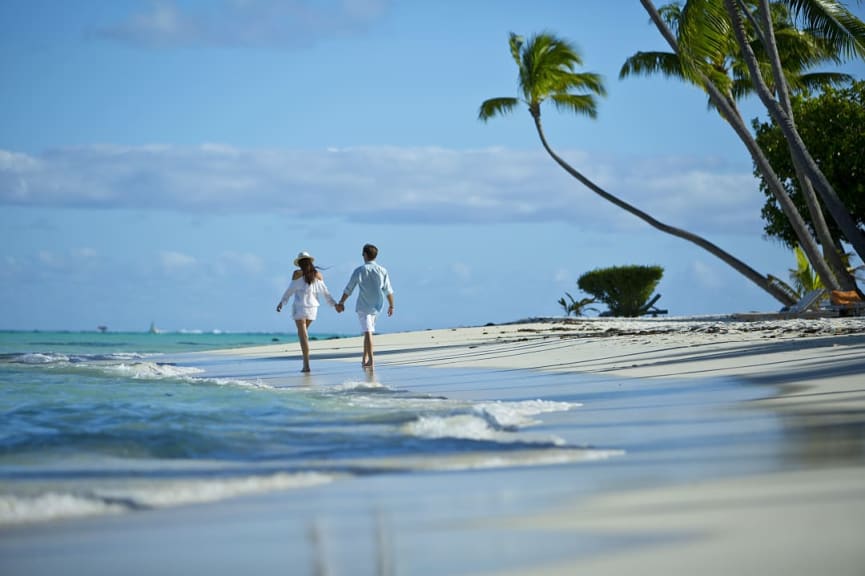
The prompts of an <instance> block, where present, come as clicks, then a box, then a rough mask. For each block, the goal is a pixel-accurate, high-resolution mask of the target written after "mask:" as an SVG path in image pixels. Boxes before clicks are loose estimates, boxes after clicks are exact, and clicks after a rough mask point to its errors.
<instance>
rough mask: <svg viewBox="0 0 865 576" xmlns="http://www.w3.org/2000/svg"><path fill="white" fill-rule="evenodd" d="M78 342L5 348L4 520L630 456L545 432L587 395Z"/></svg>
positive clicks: (0, 380)
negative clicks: (403, 475) (394, 475)
mask: <svg viewBox="0 0 865 576" xmlns="http://www.w3.org/2000/svg"><path fill="white" fill-rule="evenodd" d="M100 336H101V335H100ZM28 340H31V339H28ZM78 344H80V342H79V343H78ZM29 345H32V342H30V341H28V346H29ZM75 345H76V343H74V342H63V341H60V340H58V339H56V338H55V340H54V344H53V345H52V346H53V350H54V351H38V349H36V350H37V351H28V352H7V353H6V354H4V355H3V356H2V357H0V414H2V419H0V524H16V523H26V522H33V521H41V520H51V519H58V518H66V517H74V516H79V515H92V514H105V513H117V512H130V511H136V510H145V509H152V508H159V507H166V506H176V505H181V504H189V503H199V502H208V501H217V500H221V499H224V498H229V497H233V496H237V495H241V494H250V493H258V492H267V491H273V490H282V489H290V488H295V487H304V486H309V485H311V484H318V483H327V482H332V481H334V480H337V479H344V478H347V477H353V476H361V475H370V474H377V473H382V472H393V471H410V470H429V469H435V470H453V469H472V468H484V467H500V466H505V465H512V466H515V465H519V466H528V465H537V464H542V463H559V462H566V461H579V460H585V459H592V458H607V457H611V456H614V455H616V454H618V453H619V452H618V451H616V450H606V449H597V450H595V449H587V448H585V447H582V446H572V445H569V444H568V443H567V442H565V441H564V440H563V439H562V438H560V437H558V436H556V435H555V434H553V433H547V432H545V433H538V432H535V431H534V430H533V428H535V427H536V426H537V425H538V424H539V422H540V420H539V417H541V416H542V415H545V414H548V413H555V412H566V411H570V410H573V409H575V408H577V407H578V406H579V403H577V402H557V401H551V400H537V399H532V398H524V399H519V400H511V401H492V400H485V401H481V400H470V399H466V398H462V399H460V398H453V397H445V396H442V395H439V394H433V393H427V392H423V391H422V390H416V389H412V386H411V385H412V384H413V382H411V379H410V378H409V377H408V374H400V375H397V374H392V375H391V379H390V380H388V383H384V382H382V381H380V380H379V379H378V377H377V375H376V374H374V373H372V372H364V371H362V370H360V369H357V368H354V367H353V366H352V367H351V368H349V366H348V365H347V364H339V363H331V369H330V370H328V369H327V366H328V363H318V364H317V366H316V368H317V372H316V374H314V375H300V374H297V373H295V372H294V370H296V368H297V366H296V365H295V364H296V363H294V362H289V361H286V360H283V359H275V360H270V361H251V362H246V363H241V365H237V364H236V363H232V362H229V363H226V362H225V361H224V359H222V358H220V357H218V356H215V355H209V354H206V353H205V354H200V353H199V354H188V353H187V354H185V355H183V354H174V355H160V354H143V353H136V352H128V351H122V352H112V351H108V350H101V351H100V352H99V353H97V354H93V353H91V348H92V344H91V343H90V342H87V343H85V344H83V345H79V348H77V349H76V348H75ZM124 346H125V344H124ZM58 348H62V349H63V350H64V351H63V352H59V351H56V350H57V349H58ZM81 349H84V352H82V351H81ZM289 370H290V371H291V372H290V373H289V374H287V371H289ZM444 375H445V374H444V372H440V373H439V376H444Z"/></svg>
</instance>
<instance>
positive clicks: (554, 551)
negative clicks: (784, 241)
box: [0, 318, 865, 576]
mask: <svg viewBox="0 0 865 576" xmlns="http://www.w3.org/2000/svg"><path fill="white" fill-rule="evenodd" d="M375 345H376V362H377V370H376V373H378V374H381V375H382V376H383V377H387V376H388V375H389V374H397V373H398V372H399V370H408V369H411V368H412V367H418V366H421V367H428V368H429V369H430V370H435V369H437V368H443V369H444V368H450V369H456V370H463V371H467V370H473V369H475V368H486V369H495V370H493V371H486V372H476V373H475V374H477V376H466V374H465V373H462V375H460V374H461V373H459V372H457V376H456V377H450V379H449V380H448V379H445V378H442V379H440V380H439V379H435V378H430V379H428V380H426V381H425V382H424V384H423V385H424V388H423V390H424V391H425V392H427V393H438V394H442V395H448V396H453V395H473V396H474V397H476V398H489V399H496V398H501V397H504V396H507V395H508V394H511V395H515V394H521V395H523V396H525V395H527V394H532V395H534V394H537V396H538V397H545V398H547V399H559V398H561V397H565V396H567V397H572V398H573V399H574V400H576V401H580V402H582V399H583V398H586V401H585V406H584V407H583V408H580V409H579V410H578V411H577V412H576V415H575V416H573V417H572V418H577V420H576V421H574V420H573V419H571V420H566V419H558V420H557V419H556V418H555V417H552V416H551V417H549V420H548V421H549V426H550V427H551V428H553V429H554V430H555V431H556V432H557V433H560V434H562V435H564V436H566V437H568V435H572V436H573V438H575V439H577V441H580V440H584V441H587V442H590V443H602V447H607V448H616V446H617V443H619V442H621V443H628V444H629V445H630V446H633V447H634V449H633V450H632V451H631V452H629V453H628V454H626V455H624V456H623V457H620V458H613V459H611V460H609V461H608V462H607V463H603V462H601V463H594V464H587V463H580V462H573V461H571V462H570V463H569V464H567V465H544V464H543V463H542V464H541V465H529V466H523V467H520V466H516V465H515V466H509V467H504V468H499V469H495V468H493V469H490V470H483V471H462V472H457V473H449V472H430V473H423V472H414V473H411V474H403V475H400V474H398V473H396V474H394V473H382V474H379V475H371V476H367V477H360V478H356V479H353V480H350V481H347V482H344V483H339V482H338V483H334V484H333V485H327V486H318V487H312V488H307V489H303V490H295V491H289V492H284V493H277V494H271V495H267V496H263V497H255V498H247V499H237V500H232V501H227V502H224V503H221V504H216V505H207V506H199V507H188V508H184V509H178V510H161V511H155V512H147V513H140V514H133V515H129V516H126V517H120V518H111V519H98V520H93V521H90V522H86V521H80V522H69V523H66V524H59V525H51V526H39V527H33V528H30V529H17V530H11V531H7V532H5V533H4V534H3V537H2V538H0V572H2V573H4V574H6V573H9V574H13V573H25V572H23V571H22V570H26V573H28V574H53V573H57V572H64V573H73V574H77V573H81V574H84V573H87V574H99V573H104V574H110V573H118V572H117V571H118V570H122V571H123V573H127V574H139V573H140V574H147V573H161V574H181V573H203V572H202V571H204V572H208V573H210V574H211V576H213V575H216V574H234V573H238V572H243V571H246V572H250V573H255V574H277V573H279V574H285V573H288V574H611V575H612V574H658V575H660V574H664V575H666V574H688V575H690V574H719V575H720V574H761V575H765V574H784V575H785V576H787V575H803V576H804V575H812V574H827V575H828V574H831V575H833V576H834V575H847V574H849V575H859V576H861V575H862V574H865V546H863V544H862V542H863V540H862V533H863V528H865V319H815V320H776V321H761V322H736V321H732V320H729V319H723V318H705V319H675V318H671V319H667V318H664V319H646V320H633V321H623V320H616V319H591V320H570V321H567V322H564V321H538V322H530V323H517V324H509V325H497V326H487V327H473V328H459V329H452V330H429V331H420V332H411V333H401V334H382V335H378V336H377V337H376V339H375ZM360 351H361V343H360V339H359V338H346V339H338V340H327V341H314V342H313V343H312V355H313V358H312V368H313V372H314V373H315V372H316V370H317V369H321V370H322V371H328V370H329V371H330V372H328V373H327V375H326V377H328V378H339V377H342V375H343V374H354V373H361V369H360V367H359V362H360ZM298 352H299V351H298V350H297V345H296V344H294V345H283V344H280V345H274V346H266V347H260V348H254V349H245V350H243V351H237V350H234V351H225V352H223V353H222V354H224V355H225V356H226V357H227V358H232V359H234V360H236V362H237V363H238V365H239V366H240V370H251V368H249V367H244V366H245V365H244V362H247V361H250V360H253V359H272V358H274V357H284V360H279V362H282V363H284V365H285V366H286V372H287V373H288V372H291V375H286V376H285V377H281V376H280V378H281V379H282V380H284V381H285V382H286V385H292V382H293V380H292V379H293V378H299V376H297V375H296V374H295V368H296V369H298V370H299V367H300V364H299V360H298V359H297V357H298ZM334 361H339V362H341V363H342V364H340V369H338V370H336V371H334V370H333V369H331V368H329V366H332V365H333V363H334ZM250 364H252V363H250ZM232 369H234V368H232ZM534 371H542V372H543V373H544V374H550V375H552V376H550V377H546V378H539V377H536V376H532V374H533V373H534ZM489 373H492V374H493V376H492V377H490V376H483V375H487V374H489ZM442 374H445V372H442ZM447 374H451V371H447ZM574 374H582V375H583V377H581V378H570V377H569V375H574ZM587 377H588V378H587ZM622 378H628V379H629V380H622ZM719 378H728V379H729V378H732V379H736V380H739V381H747V382H748V383H753V384H755V385H754V386H750V385H749V386H745V387H744V388H743V389H742V390H740V391H738V392H737V391H736V390H738V389H737V388H735V387H732V388H731V387H730V386H719V385H718V384H717V382H719V380H717V379H719ZM757 384H760V385H762V386H756V385H757ZM407 385H408V386H411V383H409V384H407ZM526 386H532V387H533V388H531V389H530V390H528V391H527V390H526V389H525V387H526ZM730 389H732V390H733V391H734V392H736V393H737V394H739V393H742V391H744V392H747V393H749V394H750V396H751V397H757V398H758V399H757V400H749V401H747V402H739V401H731V400H730V399H729V393H730ZM673 393H675V394H678V395H676V396H673ZM671 397H675V398H677V399H678V400H677V401H678V404H677V405H675V406H669V407H667V406H666V405H665V403H666V402H667V401H668V399H669V398H671ZM695 418H696V419H698V420H696V421H695V420H694V419H695ZM701 418H706V419H707V423H705V424H704V423H702V422H701V421H699V419H701ZM731 423H732V424H731ZM557 426H558V428H557ZM731 426H733V427H732V428H731ZM691 435H698V436H699V438H698V439H699V442H697V443H696V444H694V445H693V446H692V445H691V444H689V437H690V436H691ZM714 435H719V436H718V437H717V438H716V437H715V436H714ZM752 435H753V438H754V442H753V445H752V443H751V442H749V438H750V437H751V436H752ZM644 445H645V446H646V447H648V449H646V450H642V449H641V448H642V446H644ZM439 469H441V468H439Z"/></svg>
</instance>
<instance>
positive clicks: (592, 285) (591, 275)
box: [577, 266, 664, 316]
mask: <svg viewBox="0 0 865 576" xmlns="http://www.w3.org/2000/svg"><path fill="white" fill-rule="evenodd" d="M663 275H664V269H663V268H662V267H660V266H613V267H612V268H599V269H597V270H592V271H591V272H586V273H585V274H583V275H582V276H580V278H579V280H577V286H579V287H580V290H582V291H583V292H586V293H587V294H591V295H592V296H594V297H595V299H597V300H598V301H600V302H603V303H604V304H606V305H607V306H608V307H609V308H610V315H612V316H642V315H643V314H646V313H648V312H649V310H650V308H651V307H652V306H653V305H654V303H655V302H657V301H658V298H660V296H659V295H656V296H655V297H654V298H652V300H651V301H650V300H649V298H650V297H651V295H652V292H653V291H654V290H655V287H656V286H657V285H658V282H660V281H661V277H662V276H663Z"/></svg>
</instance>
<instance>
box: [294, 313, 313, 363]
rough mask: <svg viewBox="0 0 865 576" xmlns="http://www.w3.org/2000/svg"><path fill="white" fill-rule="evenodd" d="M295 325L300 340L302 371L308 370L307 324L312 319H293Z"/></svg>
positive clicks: (310, 322)
mask: <svg viewBox="0 0 865 576" xmlns="http://www.w3.org/2000/svg"><path fill="white" fill-rule="evenodd" d="M294 323H295V324H296V325H297V339H298V340H300V351H301V353H303V368H302V370H301V371H302V372H309V325H310V324H312V320H307V319H302V320H295V321H294Z"/></svg>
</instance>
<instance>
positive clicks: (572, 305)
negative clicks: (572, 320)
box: [559, 292, 598, 316]
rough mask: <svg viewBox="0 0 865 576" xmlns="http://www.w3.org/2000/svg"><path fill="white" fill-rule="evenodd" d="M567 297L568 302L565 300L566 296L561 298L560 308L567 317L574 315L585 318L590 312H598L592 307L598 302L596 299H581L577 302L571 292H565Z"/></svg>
mask: <svg viewBox="0 0 865 576" xmlns="http://www.w3.org/2000/svg"><path fill="white" fill-rule="evenodd" d="M565 296H567V298H568V299H567V300H565V297H564V296H563V297H561V298H559V306H561V307H562V309H563V310H564V311H565V316H570V315H572V314H573V315H574V316H585V314H586V312H588V311H589V310H591V311H593V312H597V311H598V309H597V308H594V307H592V306H591V305H592V304H594V303H595V302H597V300H596V299H595V298H580V299H579V300H575V299H574V297H573V296H571V294H570V293H569V292H565Z"/></svg>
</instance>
